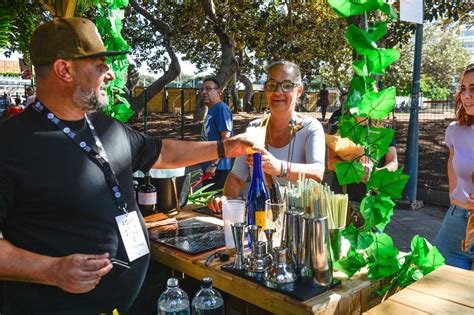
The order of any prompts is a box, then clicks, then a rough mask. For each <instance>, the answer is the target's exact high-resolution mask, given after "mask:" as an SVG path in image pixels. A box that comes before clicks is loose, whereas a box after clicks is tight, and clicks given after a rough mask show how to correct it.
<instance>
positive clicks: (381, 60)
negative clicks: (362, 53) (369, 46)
mask: <svg viewBox="0 0 474 315" xmlns="http://www.w3.org/2000/svg"><path fill="white" fill-rule="evenodd" d="M399 58H400V52H399V51H398V50H395V49H384V48H379V49H377V50H371V51H368V52H367V69H368V73H369V74H376V75H384V73H385V72H384V69H385V68H387V67H388V66H389V65H391V64H392V63H394V62H395V61H397V60H398V59H399Z"/></svg>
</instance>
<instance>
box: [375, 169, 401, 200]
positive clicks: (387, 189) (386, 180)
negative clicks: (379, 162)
mask: <svg viewBox="0 0 474 315" xmlns="http://www.w3.org/2000/svg"><path fill="white" fill-rule="evenodd" d="M409 178H410V176H408V175H405V174H403V168H399V169H398V170H396V171H395V172H390V171H389V170H387V169H381V170H380V171H375V172H374V173H372V174H371V176H370V179H369V181H368V183H367V187H368V188H369V189H374V190H376V191H377V192H378V193H379V194H385V195H387V196H390V197H391V198H395V199H399V198H401V197H402V193H403V189H404V188H405V185H406V184H407V182H408V179H409Z"/></svg>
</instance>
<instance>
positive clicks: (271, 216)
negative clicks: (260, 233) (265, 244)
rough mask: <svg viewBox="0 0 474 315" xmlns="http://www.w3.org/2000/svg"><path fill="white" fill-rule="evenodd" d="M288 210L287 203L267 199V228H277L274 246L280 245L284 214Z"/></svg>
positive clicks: (274, 235)
mask: <svg viewBox="0 0 474 315" xmlns="http://www.w3.org/2000/svg"><path fill="white" fill-rule="evenodd" d="M285 211H286V203H285V202H284V201H282V202H281V203H272V201H271V200H270V199H268V200H267V201H265V220H266V222H265V223H266V224H265V228H266V229H275V233H274V234H273V247H278V246H280V243H281V233H282V230H283V215H284V213H285Z"/></svg>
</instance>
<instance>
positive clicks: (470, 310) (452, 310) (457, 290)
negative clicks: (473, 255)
mask: <svg viewBox="0 0 474 315" xmlns="http://www.w3.org/2000/svg"><path fill="white" fill-rule="evenodd" d="M366 314H370V315H392V314H393V315H395V314H397V315H398V314H404V315H411V314H443V315H445V314H453V315H462V314H474V272H472V271H468V270H464V269H459V268H455V267H451V266H447V265H445V266H442V267H440V268H438V269H436V270H435V271H433V272H432V273H430V274H429V275H427V276H426V277H424V278H422V279H421V280H419V281H417V282H415V283H413V284H411V285H409V286H408V287H406V288H405V289H403V290H401V291H400V292H398V293H396V294H394V295H392V296H391V297H390V298H388V300H386V301H385V302H383V303H382V304H380V305H378V306H376V307H374V308H373V309H371V310H369V311H368V312H367V313H366Z"/></svg>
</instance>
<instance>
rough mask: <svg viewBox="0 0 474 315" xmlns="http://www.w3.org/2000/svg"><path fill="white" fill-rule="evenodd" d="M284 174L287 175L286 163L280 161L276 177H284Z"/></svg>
mask: <svg viewBox="0 0 474 315" xmlns="http://www.w3.org/2000/svg"><path fill="white" fill-rule="evenodd" d="M286 176H288V163H286V162H285V161H281V171H280V175H278V177H286Z"/></svg>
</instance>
